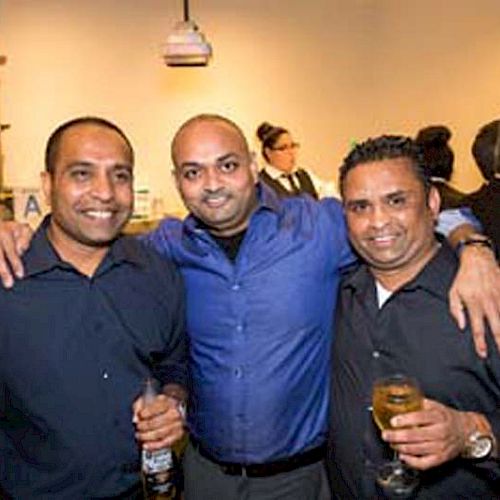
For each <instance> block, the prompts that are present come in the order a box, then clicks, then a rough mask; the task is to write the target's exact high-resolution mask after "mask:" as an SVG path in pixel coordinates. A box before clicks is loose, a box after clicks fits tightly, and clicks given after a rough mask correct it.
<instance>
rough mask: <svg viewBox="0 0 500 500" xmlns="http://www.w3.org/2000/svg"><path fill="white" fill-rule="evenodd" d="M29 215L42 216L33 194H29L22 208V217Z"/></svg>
mask: <svg viewBox="0 0 500 500" xmlns="http://www.w3.org/2000/svg"><path fill="white" fill-rule="evenodd" d="M30 214H37V215H42V210H41V209H40V204H39V203H38V200H37V199H36V196H35V195H34V194H30V195H29V196H28V199H27V200H26V206H25V207H24V216H25V217H28V215H30Z"/></svg>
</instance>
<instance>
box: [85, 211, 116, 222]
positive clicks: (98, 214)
mask: <svg viewBox="0 0 500 500" xmlns="http://www.w3.org/2000/svg"><path fill="white" fill-rule="evenodd" d="M83 213H84V215H86V216H87V217H89V218H91V219H97V220H109V219H111V217H113V215H114V212H113V211H110V210H86V211H85V212H83Z"/></svg>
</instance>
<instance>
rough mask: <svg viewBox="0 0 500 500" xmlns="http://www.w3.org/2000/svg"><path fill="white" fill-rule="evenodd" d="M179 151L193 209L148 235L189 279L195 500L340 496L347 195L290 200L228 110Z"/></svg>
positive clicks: (489, 263) (195, 122) (189, 482)
mask: <svg viewBox="0 0 500 500" xmlns="http://www.w3.org/2000/svg"><path fill="white" fill-rule="evenodd" d="M172 154H173V160H174V163H175V166H176V168H175V177H176V181H177V185H178V188H179V191H180V193H181V195H182V197H183V199H184V202H185V204H186V206H187V207H188V209H189V210H190V212H191V215H190V216H188V217H187V219H186V220H185V221H184V222H181V221H178V220H167V221H165V222H164V223H163V224H162V225H161V226H160V227H159V228H158V230H157V231H155V232H154V233H152V234H151V235H150V236H149V238H148V239H149V241H150V242H151V244H152V245H153V246H154V247H155V248H156V249H157V250H158V251H159V252H161V253H162V254H164V255H166V256H168V257H169V258H172V259H173V260H174V261H175V262H177V263H178V264H179V266H180V268H181V271H182V273H183V275H184V278H185V282H186V288H187V330H188V332H189V336H190V355H191V359H190V362H191V374H192V379H193V380H192V383H193V394H192V406H191V411H190V430H191V435H192V445H191V446H189V447H188V450H187V456H186V460H185V464H184V465H185V477H186V499H188V500H193V499H195V500H197V499H207V500H212V499H214V498H216V499H221V500H222V499H231V500H239V499H240V498H249V499H250V500H261V499H278V498H281V499H283V498H286V499H287V500H294V499H300V500H304V499H307V500H314V499H319V498H329V493H328V489H327V487H326V482H325V478H324V467H323V460H322V459H323V456H324V453H323V452H324V442H325V439H326V429H327V418H326V417H327V407H328V389H329V387H328V385H329V382H328V381H329V376H328V365H329V346H330V338H331V320H332V314H333V309H334V306H335V301H336V295H337V287H338V279H339V270H340V268H341V267H343V266H345V265H347V264H349V263H350V262H352V259H353V256H352V254H351V251H350V247H349V245H348V243H347V235H346V230H345V223H344V217H343V214H342V212H341V207H340V204H339V203H338V202H337V201H334V200H322V201H321V202H319V203H318V202H315V201H313V200H312V199H309V198H306V197H304V198H289V199H286V200H279V199H278V198H277V197H276V196H275V195H274V194H273V193H272V192H271V191H270V190H268V189H266V188H265V186H260V185H259V184H257V166H256V164H255V161H254V159H253V157H252V155H251V154H250V152H249V150H248V145H247V142H246V140H245V138H244V137H243V134H242V133H241V131H240V129H239V128H238V127H237V126H236V125H235V124H234V123H232V122H231V121H229V120H227V119H225V118H222V117H219V116H211V115H208V116H203V115H202V116H199V117H195V118H193V119H191V120H189V121H188V122H186V123H185V124H184V125H183V126H182V127H181V129H180V130H179V131H178V133H177V134H176V137H175V139H174V142H173V146H172ZM256 184H257V187H256ZM4 247H5V246H4ZM4 250H5V248H4ZM5 251H7V250H5ZM471 252H472V253H474V252H476V253H477V258H475V262H473V266H472V267H474V268H475V269H476V270H477V268H478V266H479V267H481V266H483V269H484V268H486V269H487V272H486V279H487V278H488V277H489V276H491V277H492V278H493V284H494V285H496V288H495V286H491V287H484V288H483V290H482V291H483V292H486V291H487V290H491V289H493V290H494V291H496V292H498V290H497V289H498V281H494V279H495V272H497V269H496V267H493V266H495V263H494V259H493V258H492V256H491V255H489V254H486V252H487V251H486V250H484V249H481V250H475V249H472V247H468V248H467V250H466V251H465V252H464V254H463V257H467V256H468V255H470V253H471ZM481 252H483V254H481ZM0 263H1V260H0ZM13 266H14V268H16V265H15V264H13ZM469 267H470V262H469ZM0 275H2V273H1V268H0ZM2 276H3V275H2ZM481 282H482V283H481V284H484V281H483V279H482V278H481ZM475 290H476V291H477V287H476V288H475ZM495 305H496V303H495ZM495 311H497V309H495ZM491 317H492V318H493V319H498V318H497V316H496V315H495V314H491Z"/></svg>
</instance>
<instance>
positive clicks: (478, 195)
mask: <svg viewBox="0 0 500 500" xmlns="http://www.w3.org/2000/svg"><path fill="white" fill-rule="evenodd" d="M472 156H474V160H475V161H476V163H477V166H478V167H479V170H480V171H481V174H482V175H483V178H484V184H483V185H482V186H481V187H480V188H479V189H478V190H477V191H475V192H473V193H471V194H469V195H467V196H466V197H465V200H464V205H467V206H470V207H471V208H472V210H473V212H474V215H475V216H476V217H477V218H478V219H479V220H480V222H481V224H482V225H483V229H484V233H485V234H486V235H487V236H489V237H490V238H491V239H492V240H493V244H494V246H495V249H496V256H497V259H498V258H499V256H500V253H499V247H500V120H494V121H492V122H490V123H488V124H486V125H484V126H483V127H482V128H481V129H480V130H479V132H478V133H477V135H476V138H475V139H474V143H473V144H472Z"/></svg>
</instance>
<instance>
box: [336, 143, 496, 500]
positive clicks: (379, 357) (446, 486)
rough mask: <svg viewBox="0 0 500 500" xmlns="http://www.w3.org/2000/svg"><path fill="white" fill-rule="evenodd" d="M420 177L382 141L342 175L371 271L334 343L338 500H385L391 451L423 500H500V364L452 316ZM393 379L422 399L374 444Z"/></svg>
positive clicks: (354, 157) (359, 246)
mask: <svg viewBox="0 0 500 500" xmlns="http://www.w3.org/2000/svg"><path fill="white" fill-rule="evenodd" d="M423 172H424V171H423V169H422V160H421V156H420V153H419V150H418V148H417V147H416V145H415V143H414V142H413V141H412V140H411V139H409V138H405V137H396V136H383V137H380V138H377V139H374V140H368V141H366V142H365V143H363V144H360V145H358V146H357V147H356V148H355V149H354V150H353V151H352V152H351V153H350V154H349V155H348V157H347V158H346V159H345V161H344V165H343V167H342V169H341V173H340V187H341V193H342V196H343V202H344V209H345V212H346V216H347V224H348V230H349V235H350V238H351V242H352V244H353V246H354V247H355V249H356V250H357V252H358V253H359V254H360V256H361V257H363V259H364V260H365V262H366V263H365V264H362V265H359V266H358V267H357V268H356V269H354V270H352V272H351V273H350V274H349V276H347V277H346V278H345V280H344V282H343V285H342V287H341V295H340V304H339V308H338V315H337V333H336V338H335V340H334V351H333V363H332V367H333V369H332V377H333V385H332V411H331V417H330V431H331V435H330V443H329V461H328V462H329V472H330V479H331V483H332V490H333V492H334V496H336V497H337V498H339V499H342V500H346V499H350V498H352V499H372V498H383V496H382V493H381V492H380V491H379V490H378V489H377V486H376V479H375V478H376V474H377V468H378V467H379V466H380V465H381V464H382V463H384V462H386V461H388V460H390V458H391V457H392V453H393V451H392V449H391V448H393V449H394V450H396V451H398V452H399V454H400V458H401V459H402V460H403V461H404V462H406V464H407V465H408V466H410V467H413V468H415V469H419V470H421V471H423V472H422V473H421V475H420V487H419V489H418V491H417V492H416V494H415V496H416V498H418V499H424V498H425V499H433V500H434V499H439V498H442V499H445V498H446V499H450V498H467V499H470V498H494V497H498V495H499V493H500V467H499V462H498V460H497V456H498V455H497V442H498V439H499V438H500V412H499V410H498V408H499V407H500V359H499V355H498V353H497V351H496V350H495V349H492V348H490V349H489V355H488V357H487V358H486V359H480V358H479V357H477V356H476V354H475V351H474V348H473V344H472V339H471V335H470V332H469V331H468V332H466V333H465V335H464V334H463V333H461V332H460V330H458V328H457V326H456V324H455V323H454V322H453V320H452V318H451V316H450V314H449V312H448V309H447V305H446V303H447V296H448V290H449V288H450V286H451V282H452V279H453V276H454V275H455V272H456V269H457V262H456V258H455V255H454V253H453V252H452V251H451V250H450V248H449V247H448V246H447V244H446V243H445V242H439V241H438V240H437V239H436V238H435V236H434V223H435V220H436V217H437V214H438V211H439V195H438V192H437V190H436V188H435V187H431V186H430V184H429V182H428V180H427V179H426V178H425V175H424V173H423ZM474 241H475V243H474V244H475V245H478V246H479V247H481V246H482V245H483V244H487V242H483V243H481V242H480V239H479V237H478V240H474ZM394 373H405V374H407V375H410V376H412V377H414V378H415V379H417V380H418V382H419V384H420V386H421V388H422V391H423V393H424V395H425V397H426V399H425V400H424V405H423V410H421V411H418V412H413V413H408V414H406V415H400V416H398V417H394V418H393V419H392V421H391V425H392V427H393V428H392V429H391V430H389V431H385V432H384V433H383V435H382V436H381V433H380V432H379V431H378V429H377V428H376V426H375V424H374V422H373V419H372V412H371V404H372V403H371V391H372V386H373V382H374V381H375V380H376V379H377V378H380V377H382V376H387V375H392V374H394Z"/></svg>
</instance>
